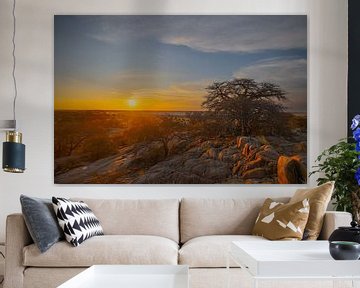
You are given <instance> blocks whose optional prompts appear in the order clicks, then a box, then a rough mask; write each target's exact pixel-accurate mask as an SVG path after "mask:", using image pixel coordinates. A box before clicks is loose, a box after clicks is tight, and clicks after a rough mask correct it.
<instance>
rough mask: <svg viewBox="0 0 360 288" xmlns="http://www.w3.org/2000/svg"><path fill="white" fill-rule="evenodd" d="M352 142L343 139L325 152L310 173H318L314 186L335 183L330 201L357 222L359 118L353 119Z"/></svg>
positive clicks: (358, 197)
mask: <svg viewBox="0 0 360 288" xmlns="http://www.w3.org/2000/svg"><path fill="white" fill-rule="evenodd" d="M351 129H352V131H353V139H352V138H350V139H349V140H355V141H347V140H348V139H342V140H340V141H339V142H338V143H337V144H335V145H333V146H331V147H330V148H328V149H325V150H324V151H323V152H322V153H321V154H320V155H319V156H318V157H317V159H316V161H315V162H316V163H318V164H317V165H315V166H313V168H314V169H315V170H314V171H312V172H311V173H310V175H313V174H315V173H320V176H319V178H318V179H317V180H316V181H317V183H318V184H319V185H320V184H323V183H326V182H328V181H335V188H334V193H333V195H332V199H333V200H334V202H333V204H334V205H335V209H336V210H337V211H348V212H350V213H352V215H353V219H354V220H355V221H357V222H358V223H360V222H359V220H360V215H359V214H360V115H356V116H355V117H354V118H353V120H352V125H351Z"/></svg>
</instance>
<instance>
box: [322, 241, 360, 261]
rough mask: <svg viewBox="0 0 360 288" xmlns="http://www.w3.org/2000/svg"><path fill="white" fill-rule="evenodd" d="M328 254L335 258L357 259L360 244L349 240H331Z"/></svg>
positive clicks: (359, 252)
mask: <svg viewBox="0 0 360 288" xmlns="http://www.w3.org/2000/svg"><path fill="white" fill-rule="evenodd" d="M329 250H330V255H331V257H333V258H334V259H335V260H358V259H359V257H360V244H359V243H357V242H349V241H331V242H330V245H329Z"/></svg>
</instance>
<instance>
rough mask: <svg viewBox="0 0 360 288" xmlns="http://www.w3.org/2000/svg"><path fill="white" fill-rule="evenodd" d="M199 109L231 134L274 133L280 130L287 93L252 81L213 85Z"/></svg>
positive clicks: (274, 86)
mask: <svg viewBox="0 0 360 288" xmlns="http://www.w3.org/2000/svg"><path fill="white" fill-rule="evenodd" d="M206 90H207V92H208V93H207V95H206V96H205V98H206V100H205V101H204V102H203V103H202V107H204V108H206V109H207V110H208V111H211V112H214V113H215V114H216V116H217V117H222V118H223V119H226V120H227V123H228V124H229V125H231V127H232V128H233V131H234V133H236V134H238V135H243V136H248V135H256V134H259V133H264V130H266V132H267V133H268V134H273V133H274V132H276V131H277V130H278V129H279V125H280V124H281V119H282V115H283V112H284V111H285V106H284V105H283V102H284V101H285V100H286V96H285V95H286V93H285V91H284V90H282V89H281V88H280V86H278V85H276V84H273V83H268V82H256V81H255V80H253V79H238V78H235V79H232V80H228V81H222V82H214V83H213V84H211V85H209V86H208V87H207V88H206Z"/></svg>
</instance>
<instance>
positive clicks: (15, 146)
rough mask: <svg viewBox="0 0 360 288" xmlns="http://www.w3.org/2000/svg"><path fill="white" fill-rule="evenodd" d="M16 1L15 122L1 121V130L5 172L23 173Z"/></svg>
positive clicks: (13, 52)
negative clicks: (19, 113) (19, 121)
mask: <svg viewBox="0 0 360 288" xmlns="http://www.w3.org/2000/svg"><path fill="white" fill-rule="evenodd" d="M15 8H16V0H13V7H12V16H13V35H12V48H13V50H12V57H13V69H12V78H13V82H14V99H13V120H3V121H0V130H4V131H6V140H5V142H4V143H3V158H2V167H3V170H4V171H5V172H10V173H23V172H24V171H25V145H24V144H22V133H20V132H19V131H17V128H16V127H17V126H16V98H17V86H16V77H15V71H16V57H15V48H16V45H15V36H16V15H15Z"/></svg>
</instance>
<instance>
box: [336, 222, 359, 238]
mask: <svg viewBox="0 0 360 288" xmlns="http://www.w3.org/2000/svg"><path fill="white" fill-rule="evenodd" d="M350 225H351V226H349V227H345V226H343V227H339V228H338V229H336V230H335V231H334V232H333V233H332V234H331V235H330V237H329V242H332V241H349V242H357V243H359V244H360V226H359V225H358V224H357V222H355V221H352V222H351V223H350Z"/></svg>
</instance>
